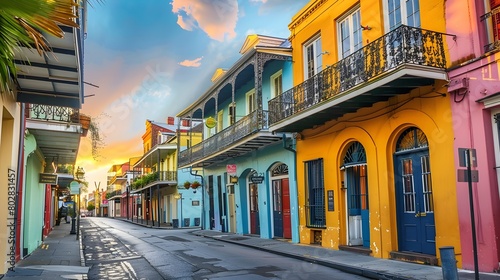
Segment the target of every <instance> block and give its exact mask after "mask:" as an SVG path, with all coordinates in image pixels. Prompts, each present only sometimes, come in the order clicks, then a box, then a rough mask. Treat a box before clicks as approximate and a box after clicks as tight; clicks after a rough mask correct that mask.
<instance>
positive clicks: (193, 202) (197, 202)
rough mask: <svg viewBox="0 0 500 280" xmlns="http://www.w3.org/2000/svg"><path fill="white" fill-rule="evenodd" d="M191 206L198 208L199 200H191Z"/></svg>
mask: <svg viewBox="0 0 500 280" xmlns="http://www.w3.org/2000/svg"><path fill="white" fill-rule="evenodd" d="M191 205H192V206H200V201H199V200H193V201H191Z"/></svg>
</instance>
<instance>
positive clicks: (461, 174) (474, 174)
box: [457, 169, 479, 183]
mask: <svg viewBox="0 0 500 280" xmlns="http://www.w3.org/2000/svg"><path fill="white" fill-rule="evenodd" d="M470 172H471V178H470V181H471V182H472V183H477V182H479V172H478V171H477V170H471V171H470ZM457 179H458V180H457V181H459V182H469V176H468V172H467V169H458V170H457Z"/></svg>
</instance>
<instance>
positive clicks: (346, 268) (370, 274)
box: [192, 233, 412, 280]
mask: <svg viewBox="0 0 500 280" xmlns="http://www.w3.org/2000/svg"><path fill="white" fill-rule="evenodd" d="M192 234H194V235H197V236H201V237H206V238H210V239H213V240H219V241H222V242H226V243H231V244H235V245H239V246H244V247H248V248H252V249H257V250H260V251H264V252H268V253H272V254H276V255H281V256H284V257H290V258H294V259H297V260H301V261H307V262H311V263H315V264H318V265H321V266H326V267H330V268H334V269H337V270H340V271H343V272H346V273H349V274H355V275H359V276H363V277H367V278H371V279H380V280H409V279H412V278H409V277H403V276H400V275H395V274H392V273H388V272H382V271H377V270H372V269H366V268H359V267H355V266H350V265H345V264H341V263H335V262H327V261H322V260H319V259H315V258H311V257H306V256H302V255H297V254H291V253H287V252H282V251H276V250H271V249H267V248H263V247H260V246H256V245H251V244H242V243H239V242H235V241H231V240H225V239H222V238H217V237H212V236H208V235H203V234H199V233H192Z"/></svg>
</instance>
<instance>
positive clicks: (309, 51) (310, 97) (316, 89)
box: [295, 36, 323, 107]
mask: <svg viewBox="0 0 500 280" xmlns="http://www.w3.org/2000/svg"><path fill="white" fill-rule="evenodd" d="M321 49H322V46H321V36H317V37H315V38H314V39H312V40H310V41H309V42H307V43H306V44H305V46H304V61H305V65H304V80H307V81H308V82H307V84H306V86H305V89H304V96H303V99H304V100H295V101H296V102H298V103H302V102H303V103H304V104H305V106H306V107H309V106H311V105H312V104H316V103H318V102H319V98H320V90H321V87H322V84H323V81H322V79H321V75H317V74H318V73H320V72H321V71H322V70H323V52H322V50H321Z"/></svg>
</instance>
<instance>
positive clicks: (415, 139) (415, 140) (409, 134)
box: [396, 127, 429, 152]
mask: <svg viewBox="0 0 500 280" xmlns="http://www.w3.org/2000/svg"><path fill="white" fill-rule="evenodd" d="M428 146H429V143H428V142H427V137H426V136H425V134H424V132H423V131H422V130H420V129H418V128H416V127H413V128H410V129H407V130H405V131H404V132H403V133H402V134H401V136H399V139H398V142H397V144H396V152H404V151H408V150H413V149H419V148H426V147H428Z"/></svg>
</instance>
